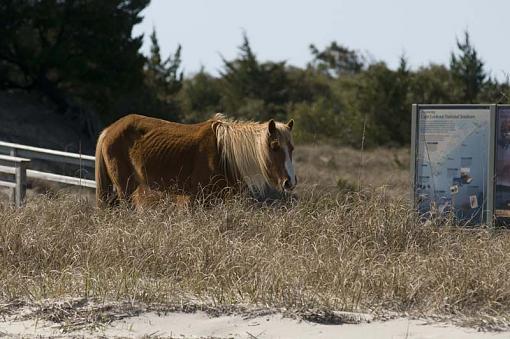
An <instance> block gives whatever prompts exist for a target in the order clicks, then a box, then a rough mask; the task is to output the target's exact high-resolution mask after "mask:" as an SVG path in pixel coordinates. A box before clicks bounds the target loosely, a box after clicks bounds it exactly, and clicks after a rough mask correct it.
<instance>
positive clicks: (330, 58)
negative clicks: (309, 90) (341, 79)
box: [310, 41, 365, 77]
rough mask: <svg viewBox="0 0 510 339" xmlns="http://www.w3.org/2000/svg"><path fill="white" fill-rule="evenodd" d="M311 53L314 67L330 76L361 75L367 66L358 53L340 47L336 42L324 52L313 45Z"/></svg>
mask: <svg viewBox="0 0 510 339" xmlns="http://www.w3.org/2000/svg"><path fill="white" fill-rule="evenodd" d="M310 51H311V52H312V55H313V56H314V60H313V62H312V65H313V67H315V68H316V69H317V70H318V71H320V72H323V73H324V74H328V75H330V76H337V77H338V76H341V75H343V74H356V73H359V72H360V71H361V70H362V69H363V67H364V64H365V63H364V60H363V57H362V56H361V55H359V54H358V53H357V52H356V51H353V50H350V49H348V48H346V47H344V46H342V45H339V44H337V43H336V42H335V41H333V42H332V43H331V44H330V45H329V46H327V47H326V48H325V49H324V50H323V51H319V50H318V49H317V47H315V45H313V44H311V45H310Z"/></svg>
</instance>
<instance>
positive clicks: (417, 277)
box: [0, 147, 510, 318]
mask: <svg viewBox="0 0 510 339" xmlns="http://www.w3.org/2000/svg"><path fill="white" fill-rule="evenodd" d="M395 154H396V158H395ZM321 157H322V160H321V159H320V158H321ZM296 159H297V162H298V166H299V167H298V168H299V172H298V174H299V175H300V177H301V184H300V185H301V189H300V192H299V199H298V200H288V201H282V202H279V203H275V204H272V205H264V204H255V203H253V202H251V201H250V200H248V199H246V198H245V197H242V196H235V197H232V198H230V199H228V200H226V201H223V202H221V203H219V204H216V205H214V206H209V205H207V204H205V203H203V204H197V205H196V206H194V208H192V209H182V208H177V207H176V206H174V205H172V203H171V202H162V204H161V205H160V206H159V207H158V208H155V209H151V210H145V211H142V212H139V211H138V212H137V211H132V210H130V209H128V208H126V207H119V208H117V209H114V210H109V211H107V210H96V209H95V207H94V206H93V204H91V203H90V202H89V201H88V200H87V199H84V198H83V197H81V196H80V195H72V194H61V195H58V194H57V195H56V196H52V197H47V196H38V197H32V198H31V199H29V201H28V204H27V205H26V206H25V207H24V208H23V209H21V210H15V209H11V208H10V207H8V206H7V205H6V204H3V205H0V206H1V207H0V225H1V226H0V298H1V299H4V300H11V299H13V298H29V299H40V298H48V297H57V298H59V297H64V296H87V297H97V298H105V299H122V300H124V299H130V300H141V301H145V302H175V301H179V300H190V299H193V300H201V301H204V302H207V303H212V304H231V303H258V304H262V305H269V306H276V307H287V308H293V309H308V308H320V309H343V310H365V311H377V310H394V311H399V312H426V313H437V314H443V315H450V314H457V315H458V314H462V315H470V316H475V317H477V316H487V315H488V316H498V317H503V318H504V317H505V314H507V312H508V311H509V305H510V281H509V279H508V277H509V274H508V272H509V271H510V236H509V235H508V234H507V233H506V232H495V231H491V230H487V229H480V230H477V231H460V230H458V229H456V228H454V227H449V226H447V225H446V226H445V225H442V226H441V227H439V226H438V225H436V224H434V223H427V224H423V223H420V222H418V217H417V216H416V214H415V213H414V212H413V211H411V210H410V209H409V205H408V200H407V187H408V186H407V180H408V177H407V168H406V165H405V162H406V161H408V157H407V155H406V152H405V151H402V150H401V151H391V150H383V151H379V152H376V151H374V152H369V153H367V154H365V157H364V161H366V163H365V167H364V168H363V171H362V173H361V174H360V172H359V169H360V168H359V167H360V166H359V163H358V166H356V162H357V161H359V154H358V153H357V152H355V151H352V150H347V149H334V148H328V147H322V148H318V149H313V148H312V147H301V148H300V149H299V150H298V153H297V154H296ZM396 159H402V160H396ZM332 162H333V163H332ZM402 163H403V164H404V165H402ZM339 179H340V180H339ZM360 182H361V183H362V190H361V191H359V190H358V186H359V185H358V184H359V183H360ZM313 183H317V184H315V185H312V184H313ZM337 183H338V184H339V185H340V187H338V186H336V184H337ZM368 184H373V185H374V186H373V187H370V186H369V185H368ZM381 185H383V187H382V188H381ZM349 189H350V190H349Z"/></svg>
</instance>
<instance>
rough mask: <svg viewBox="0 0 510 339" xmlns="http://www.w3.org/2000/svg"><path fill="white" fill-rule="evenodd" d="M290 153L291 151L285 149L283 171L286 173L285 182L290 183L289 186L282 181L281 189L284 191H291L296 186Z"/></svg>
mask: <svg viewBox="0 0 510 339" xmlns="http://www.w3.org/2000/svg"><path fill="white" fill-rule="evenodd" d="M291 147H292V146H291ZM291 152H292V151H291V150H290V149H289V147H285V171H286V172H287V173H286V174H287V178H288V179H287V180H288V181H290V185H289V183H288V182H287V181H284V182H283V187H282V188H283V190H284V191H291V190H292V189H294V187H295V186H296V184H297V180H296V174H295V173H294V164H293V163H292V154H291Z"/></svg>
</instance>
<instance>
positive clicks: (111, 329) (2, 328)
mask: <svg viewBox="0 0 510 339" xmlns="http://www.w3.org/2000/svg"><path fill="white" fill-rule="evenodd" d="M3 335H4V336H9V337H11V336H21V337H24V338H25V337H35V336H59V337H85V338H87V337H97V336H106V337H135V338H136V337H142V336H150V337H174V338H211V337H212V338H381V339H383V338H388V339H389V338H391V339H397V338H410V339H411V338H413V339H418V338H427V339H433V338H434V339H435V338H459V339H462V338H466V339H468V338H510V332H478V331H477V330H476V329H472V328H461V327H457V326H454V325H449V324H444V323H428V322H426V321H423V320H421V321H420V320H409V319H405V318H400V319H393V320H389V321H385V322H381V321H374V322H370V323H362V324H343V325H322V324H316V323H311V322H307V321H299V320H295V319H290V318H284V317H282V315H281V314H272V315H266V316H258V317H254V318H249V319H246V318H243V317H242V316H219V317H210V316H208V315H207V314H206V313H204V312H200V311H199V312H196V313H181V312H176V313H169V314H166V315H158V314H156V313H154V312H148V313H143V314H141V315H139V316H135V317H130V318H125V319H122V320H118V321H114V322H113V323H111V324H110V325H106V326H104V327H102V328H98V329H95V330H80V331H75V332H70V333H62V330H61V328H60V326H59V324H53V323H47V322H42V321H36V320H33V319H32V320H25V321H4V322H0V337H1V336H3Z"/></svg>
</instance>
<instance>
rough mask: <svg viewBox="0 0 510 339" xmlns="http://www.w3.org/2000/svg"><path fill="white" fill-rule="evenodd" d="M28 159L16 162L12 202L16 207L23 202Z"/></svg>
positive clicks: (25, 191)
mask: <svg viewBox="0 0 510 339" xmlns="http://www.w3.org/2000/svg"><path fill="white" fill-rule="evenodd" d="M29 163H30V161H27V160H22V161H20V162H16V173H15V176H16V188H15V198H14V203H15V205H16V207H21V205H22V204H23V203H24V202H25V196H26V193H27V167H28V164H29Z"/></svg>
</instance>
